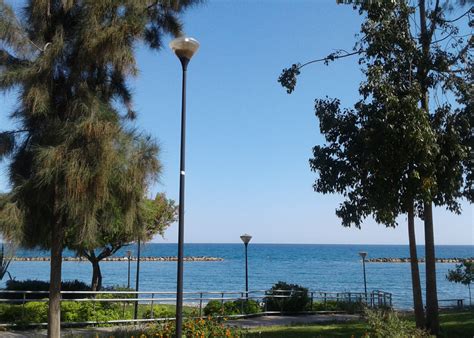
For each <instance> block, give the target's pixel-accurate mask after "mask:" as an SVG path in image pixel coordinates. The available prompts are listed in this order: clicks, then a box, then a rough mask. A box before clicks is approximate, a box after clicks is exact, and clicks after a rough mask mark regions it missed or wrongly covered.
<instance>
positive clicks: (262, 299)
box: [0, 290, 392, 326]
mask: <svg viewBox="0 0 474 338" xmlns="http://www.w3.org/2000/svg"><path fill="white" fill-rule="evenodd" d="M0 294H1V295H3V297H4V298H0V304H2V303H3V304H5V303H6V304H21V307H22V311H21V316H22V318H20V319H23V318H24V316H25V310H26V309H25V305H26V304H27V303H29V302H45V303H47V302H48V301H49V300H48V294H49V291H10V290H0ZM9 294H11V295H12V297H6V296H7V295H9ZM295 294H298V291H288V290H271V291H270V290H254V291H249V292H248V293H247V292H245V291H196V292H184V299H183V301H184V304H185V305H186V306H188V307H191V308H194V309H195V311H194V314H193V317H203V315H204V313H203V312H204V307H205V306H206V304H207V303H208V302H210V301H219V302H220V303H221V305H222V308H223V307H224V303H225V302H228V301H238V302H239V304H240V307H241V309H240V311H241V314H235V315H226V317H229V318H241V317H248V316H249V315H270V314H279V313H283V312H284V311H282V310H280V311H268V309H267V303H268V300H269V299H287V298H290V297H292V296H293V297H294V295H295ZM14 295H18V296H16V297H18V298H16V297H15V296H14ZM43 295H44V297H43V298H39V297H41V296H43ZM61 295H62V299H61V302H62V303H67V302H90V303H91V304H92V306H93V311H96V305H95V304H97V303H121V304H122V306H123V311H122V317H123V318H122V319H114V320H95V321H82V322H63V323H62V325H65V326H66V325H67V326H81V325H93V324H125V323H141V322H150V321H165V320H174V316H169V317H160V316H156V314H155V305H164V304H168V305H174V304H175V303H176V293H175V292H166V291H165V292H163V291H138V292H137V291H61ZM74 295H79V296H81V297H78V298H75V297H74ZM104 296H105V297H107V298H104ZM307 296H308V297H309V299H310V303H311V304H310V305H311V306H310V309H312V308H313V304H315V303H322V304H326V303H328V302H336V303H341V302H344V303H362V304H364V305H366V306H368V307H391V306H392V294H391V293H388V292H383V291H378V290H376V291H372V292H370V293H368V294H367V295H366V294H365V293H360V292H321V291H308V293H307ZM5 297H6V298H5ZM247 300H253V301H256V302H257V303H258V304H259V305H260V308H261V309H262V310H261V311H259V312H253V313H245V308H244V307H245V306H244V305H245V302H246V301H247ZM135 304H136V305H135ZM131 305H133V306H138V305H140V306H141V308H142V311H141V312H142V313H143V312H145V311H148V312H147V314H148V317H149V318H125V307H126V306H131ZM148 306H149V310H148ZM309 312H314V311H309ZM331 312H338V311H331ZM16 325H17V324H15V323H0V326H16ZM22 325H24V324H22ZM25 325H29V326H44V325H47V323H27V324H25Z"/></svg>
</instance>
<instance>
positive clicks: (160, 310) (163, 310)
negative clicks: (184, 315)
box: [143, 305, 175, 319]
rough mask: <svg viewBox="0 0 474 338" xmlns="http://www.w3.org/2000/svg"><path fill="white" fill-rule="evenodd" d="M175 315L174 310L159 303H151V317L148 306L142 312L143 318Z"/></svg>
mask: <svg viewBox="0 0 474 338" xmlns="http://www.w3.org/2000/svg"><path fill="white" fill-rule="evenodd" d="M174 316H175V312H174V311H172V310H171V309H169V308H167V307H163V306H161V305H153V317H152V315H151V309H150V308H148V309H146V310H145V311H144V312H143V318H145V319H151V318H173V317H174Z"/></svg>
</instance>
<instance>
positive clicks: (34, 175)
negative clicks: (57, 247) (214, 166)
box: [0, 0, 198, 248]
mask: <svg viewBox="0 0 474 338" xmlns="http://www.w3.org/2000/svg"><path fill="white" fill-rule="evenodd" d="M197 2H198V1H196V0H185V1H179V2H178V1H170V2H166V3H161V2H152V3H148V2H146V1H145V2H144V1H134V0H125V1H119V2H110V1H104V0H100V1H93V2H91V3H89V2H81V1H79V2H77V1H54V5H51V6H50V5H46V4H47V3H46V2H32V3H31V4H29V5H28V6H26V7H25V8H24V10H22V11H21V12H19V13H18V17H17V15H16V13H15V12H14V10H13V9H12V7H11V6H9V5H8V4H7V3H5V2H4V1H1V2H0V42H1V45H2V47H1V48H0V66H1V71H0V91H2V92H7V91H8V90H10V89H13V88H15V89H17V90H15V91H13V93H14V94H15V95H16V94H17V97H18V105H17V109H16V110H15V111H14V112H13V113H12V114H11V119H12V125H18V129H15V130H8V131H3V130H0V157H1V158H7V159H9V160H10V163H9V173H10V183H11V185H12V192H11V193H9V202H8V205H4V206H3V207H2V210H0V211H2V212H0V225H1V226H2V227H3V229H2V230H3V234H4V236H6V237H8V238H15V239H17V240H18V241H19V242H21V243H22V245H24V246H27V247H38V246H39V247H42V248H49V247H50V246H51V238H52V236H51V232H52V228H53V225H55V226H56V227H58V229H60V230H62V231H57V230H55V231H56V232H58V233H57V234H56V235H58V236H59V238H61V240H62V237H63V236H62V234H63V232H64V240H62V242H63V244H64V245H65V246H70V247H71V248H74V247H76V246H77V245H79V244H80V245H82V244H83V245H84V246H85V247H87V248H93V247H94V246H100V243H98V242H97V240H98V239H99V238H100V236H99V234H100V231H101V230H102V228H104V227H107V228H110V227H121V228H122V229H124V230H126V231H129V232H134V233H141V231H139V230H140V229H137V228H136V227H137V226H138V227H140V226H141V223H140V222H138V218H139V216H138V214H139V212H138V210H140V209H146V208H147V207H146V206H145V204H146V203H145V201H144V200H145V196H146V191H147V187H148V185H149V184H150V182H152V181H153V180H155V179H157V175H158V174H159V172H160V169H161V167H160V163H159V162H158V160H157V158H156V155H157V153H158V147H157V145H156V142H155V141H154V140H153V139H152V138H150V137H147V136H145V135H143V134H142V133H140V132H139V131H136V130H132V129H130V128H128V127H127V120H132V119H133V118H134V117H135V115H136V114H135V111H134V109H133V104H132V93H131V91H130V89H129V86H128V81H129V79H130V78H131V77H133V76H136V74H137V65H136V60H135V49H136V45H137V43H144V44H145V45H148V46H149V47H150V48H152V49H159V48H160V47H161V45H162V44H161V39H162V37H163V36H164V35H167V34H171V35H177V34H179V33H180V31H181V23H180V21H179V15H180V13H181V12H182V11H184V10H185V9H186V8H187V7H189V6H191V5H193V4H195V3H197ZM7 211H8V212H7ZM38 224H40V225H41V226H39V225H38Z"/></svg>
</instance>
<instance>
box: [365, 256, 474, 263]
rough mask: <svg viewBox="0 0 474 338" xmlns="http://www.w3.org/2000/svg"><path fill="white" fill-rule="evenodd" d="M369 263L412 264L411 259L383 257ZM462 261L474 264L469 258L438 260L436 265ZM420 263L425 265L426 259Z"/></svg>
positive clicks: (370, 260) (372, 259)
mask: <svg viewBox="0 0 474 338" xmlns="http://www.w3.org/2000/svg"><path fill="white" fill-rule="evenodd" d="M365 261H366V262H368V263H410V261H411V260H410V258H408V257H406V258H390V257H381V258H369V259H366V260H365ZM462 261H468V262H474V257H469V258H458V257H454V258H436V263H461V262H462ZM418 262H419V263H424V262H425V258H424V257H420V258H418Z"/></svg>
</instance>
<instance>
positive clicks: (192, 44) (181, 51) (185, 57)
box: [170, 36, 199, 338]
mask: <svg viewBox="0 0 474 338" xmlns="http://www.w3.org/2000/svg"><path fill="white" fill-rule="evenodd" d="M170 48H171V49H172V50H173V52H174V53H175V54H176V56H177V57H178V59H179V61H180V62H181V66H182V69H183V86H182V99H181V152H180V155H181V156H180V169H179V170H180V171H179V209H178V276H177V285H176V337H180V338H181V336H182V324H183V258H184V175H185V141H186V73H187V68H188V63H189V61H190V60H191V58H192V57H193V55H194V53H196V51H197V50H198V48H199V42H198V41H197V40H195V39H193V38H190V37H185V36H181V37H178V38H176V39H174V40H173V41H171V42H170Z"/></svg>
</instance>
